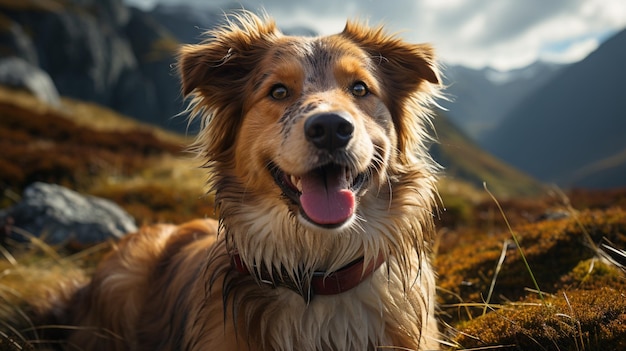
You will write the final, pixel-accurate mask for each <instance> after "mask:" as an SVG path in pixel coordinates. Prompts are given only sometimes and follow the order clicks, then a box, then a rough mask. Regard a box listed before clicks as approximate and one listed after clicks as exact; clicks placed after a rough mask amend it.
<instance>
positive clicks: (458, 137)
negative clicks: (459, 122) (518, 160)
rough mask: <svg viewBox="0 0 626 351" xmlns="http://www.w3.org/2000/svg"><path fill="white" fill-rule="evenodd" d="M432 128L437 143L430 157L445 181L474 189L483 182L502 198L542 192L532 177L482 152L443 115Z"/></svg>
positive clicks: (436, 119)
mask: <svg viewBox="0 0 626 351" xmlns="http://www.w3.org/2000/svg"><path fill="white" fill-rule="evenodd" d="M433 126H434V132H433V133H434V135H436V138H437V140H438V142H437V143H435V144H434V145H433V146H432V147H431V154H432V155H433V158H434V159H435V160H436V161H437V162H439V163H440V164H441V165H442V166H443V167H444V172H443V174H444V177H445V178H452V179H455V180H456V181H464V182H468V183H470V184H472V185H473V186H474V187H476V188H482V184H483V182H486V183H487V185H488V186H489V188H490V189H492V190H493V191H494V192H495V193H496V194H498V195H499V196H503V197H511V196H520V195H537V194H538V193H540V192H541V191H542V190H543V186H542V185H541V184H540V183H539V182H538V181H536V180H535V179H533V178H532V177H530V176H528V175H526V174H524V173H522V172H520V171H519V170H516V169H515V168H513V167H511V166H509V165H507V164H506V163H504V162H502V161H501V160H499V159H497V158H496V157H494V156H492V155H491V154H489V153H488V152H486V151H484V150H483V149H482V148H481V147H480V146H478V145H477V144H476V143H475V142H473V141H472V140H471V139H470V138H469V137H468V136H467V135H466V134H465V133H464V132H463V131H461V129H460V128H458V127H456V126H455V125H454V124H453V123H452V122H451V121H450V119H449V118H448V117H447V116H446V115H444V114H442V113H440V114H439V115H438V116H437V117H436V118H435V119H434V121H433Z"/></svg>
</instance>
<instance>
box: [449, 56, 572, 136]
mask: <svg viewBox="0 0 626 351" xmlns="http://www.w3.org/2000/svg"><path fill="white" fill-rule="evenodd" d="M566 66H567V65H566V64H557V63H550V62H544V61H536V62H534V63H533V64H531V65H529V66H526V67H522V68H516V69H512V70H509V71H499V70H496V69H494V68H491V67H485V68H482V69H475V68H469V67H465V66H458V65H451V66H447V67H445V68H444V85H445V86H446V94H447V96H448V101H443V102H441V105H442V107H443V108H445V110H446V113H447V115H448V116H449V117H450V119H451V120H452V121H453V122H454V123H455V124H456V125H458V126H459V127H461V129H463V131H465V132H466V133H467V134H468V135H469V136H470V137H471V138H472V139H474V140H475V141H476V142H478V143H479V144H480V143H481V142H482V139H483V137H484V136H485V134H487V133H489V132H490V131H491V130H493V129H494V128H496V127H497V126H498V125H499V124H500V122H502V119H503V118H504V117H505V116H506V114H507V113H509V112H510V111H511V110H512V109H513V108H515V107H517V105H518V104H519V103H520V102H521V101H522V100H523V99H524V97H525V96H527V95H528V94H529V93H530V92H533V91H535V90H537V89H539V88H540V87H542V86H543V85H545V84H546V83H547V82H548V81H550V80H551V79H552V78H553V77H554V76H555V75H556V74H557V73H559V72H560V71H561V70H562V69H563V68H565V67H566Z"/></svg>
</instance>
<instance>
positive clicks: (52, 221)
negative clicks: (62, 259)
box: [0, 182, 137, 248]
mask: <svg viewBox="0 0 626 351" xmlns="http://www.w3.org/2000/svg"><path fill="white" fill-rule="evenodd" d="M0 225H2V226H3V227H4V228H5V229H6V235H7V236H8V237H10V238H12V239H15V240H18V241H27V240H28V235H29V234H30V235H33V236H36V237H39V238H40V239H42V240H43V241H44V242H46V243H47V244H50V245H69V246H71V247H75V248H82V247H86V246H90V245H94V244H97V243H100V242H103V241H106V240H108V239H114V240H117V239H119V238H121V237H123V236H124V235H125V234H126V233H128V232H132V231H135V230H136V229H137V227H136V225H135V220H134V219H133V218H132V217H131V216H130V215H129V214H128V213H126V212H125V211H124V210H123V209H121V208H120V207H119V206H117V205H116V204H114V203H113V202H111V201H108V200H105V199H101V198H97V197H94V196H85V195H81V194H79V193H77V192H75V191H72V190H69V189H67V188H64V187H62V186H59V185H55V184H47V183H40V182H37V183H33V184H32V185H30V186H29V187H28V188H26V189H25V190H24V195H23V198H22V201H20V202H19V203H18V204H17V205H15V206H13V207H11V208H9V209H7V210H5V211H2V212H0ZM25 233H28V234H25Z"/></svg>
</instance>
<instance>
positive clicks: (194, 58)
mask: <svg viewBox="0 0 626 351" xmlns="http://www.w3.org/2000/svg"><path fill="white" fill-rule="evenodd" d="M207 35H208V39H206V40H205V41H203V42H202V43H200V44H197V45H184V46H182V47H181V49H180V50H179V52H178V72H179V75H180V77H181V85H182V93H183V95H184V96H188V95H190V94H191V93H194V92H195V93H196V95H202V97H203V98H205V99H209V100H214V101H220V102H222V103H223V102H224V101H226V100H224V98H228V97H234V96H239V95H240V93H241V90H240V91H239V94H232V92H233V89H241V88H242V84H243V83H245V82H246V80H247V79H248V78H249V74H250V72H251V71H252V70H253V68H254V67H256V66H257V64H258V62H259V60H260V59H261V57H262V54H263V53H264V52H265V51H266V50H267V49H268V48H270V47H271V45H272V42H273V40H274V39H275V38H276V37H277V36H278V35H279V32H278V30H277V28H276V25H275V23H274V21H272V20H269V19H268V18H259V17H257V16H255V15H253V14H251V13H247V12H246V13H242V14H239V15H234V16H233V17H232V18H228V22H227V23H226V24H225V25H223V26H220V27H218V28H217V29H214V30H211V31H209V32H208V33H207ZM235 91H236V90H235ZM229 94H230V95H229Z"/></svg>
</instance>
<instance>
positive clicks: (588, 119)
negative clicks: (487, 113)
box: [484, 30, 626, 188]
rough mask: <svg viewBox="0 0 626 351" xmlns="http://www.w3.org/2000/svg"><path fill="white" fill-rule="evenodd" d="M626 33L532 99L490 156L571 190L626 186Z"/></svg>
mask: <svg viewBox="0 0 626 351" xmlns="http://www.w3.org/2000/svg"><path fill="white" fill-rule="evenodd" d="M625 62H626V30H623V31H621V32H620V33H618V34H616V35H614V36H613V37H611V38H610V39H609V40H607V41H606V42H605V43H603V44H602V45H601V46H600V47H599V48H598V49H597V50H596V51H594V52H593V53H591V54H590V55H589V56H588V57H587V58H585V59H584V60H583V61H580V62H578V63H576V64H574V65H572V66H570V67H567V68H566V69H565V70H563V71H562V72H560V73H559V74H558V75H557V76H555V77H554V78H553V79H552V80H551V81H550V82H548V83H547V84H546V85H544V86H543V87H542V88H540V89H538V90H537V91H535V92H533V93H532V94H531V95H529V96H528V97H526V98H525V99H524V100H523V101H522V102H520V104H519V105H518V107H517V108H515V109H513V110H512V111H511V112H510V113H509V114H508V115H507V116H506V118H505V120H504V121H503V123H502V124H501V125H500V126H499V127H498V128H496V129H495V130H493V131H492V132H490V133H489V134H488V135H487V136H486V138H485V144H484V145H485V146H486V147H487V150H489V151H491V152H492V153H494V154H495V155H496V156H498V157H500V158H501V159H503V160H505V161H507V162H509V163H510V164H512V165H514V166H516V167H517V168H519V169H522V170H524V171H526V172H528V173H529V174H531V175H533V176H535V177H537V178H539V179H541V180H544V181H548V182H555V183H557V184H559V185H561V186H564V187H570V186H577V187H596V188H608V187H615V186H626V112H624V111H626V88H625V87H624V82H626V65H625V64H624V63H625Z"/></svg>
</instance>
